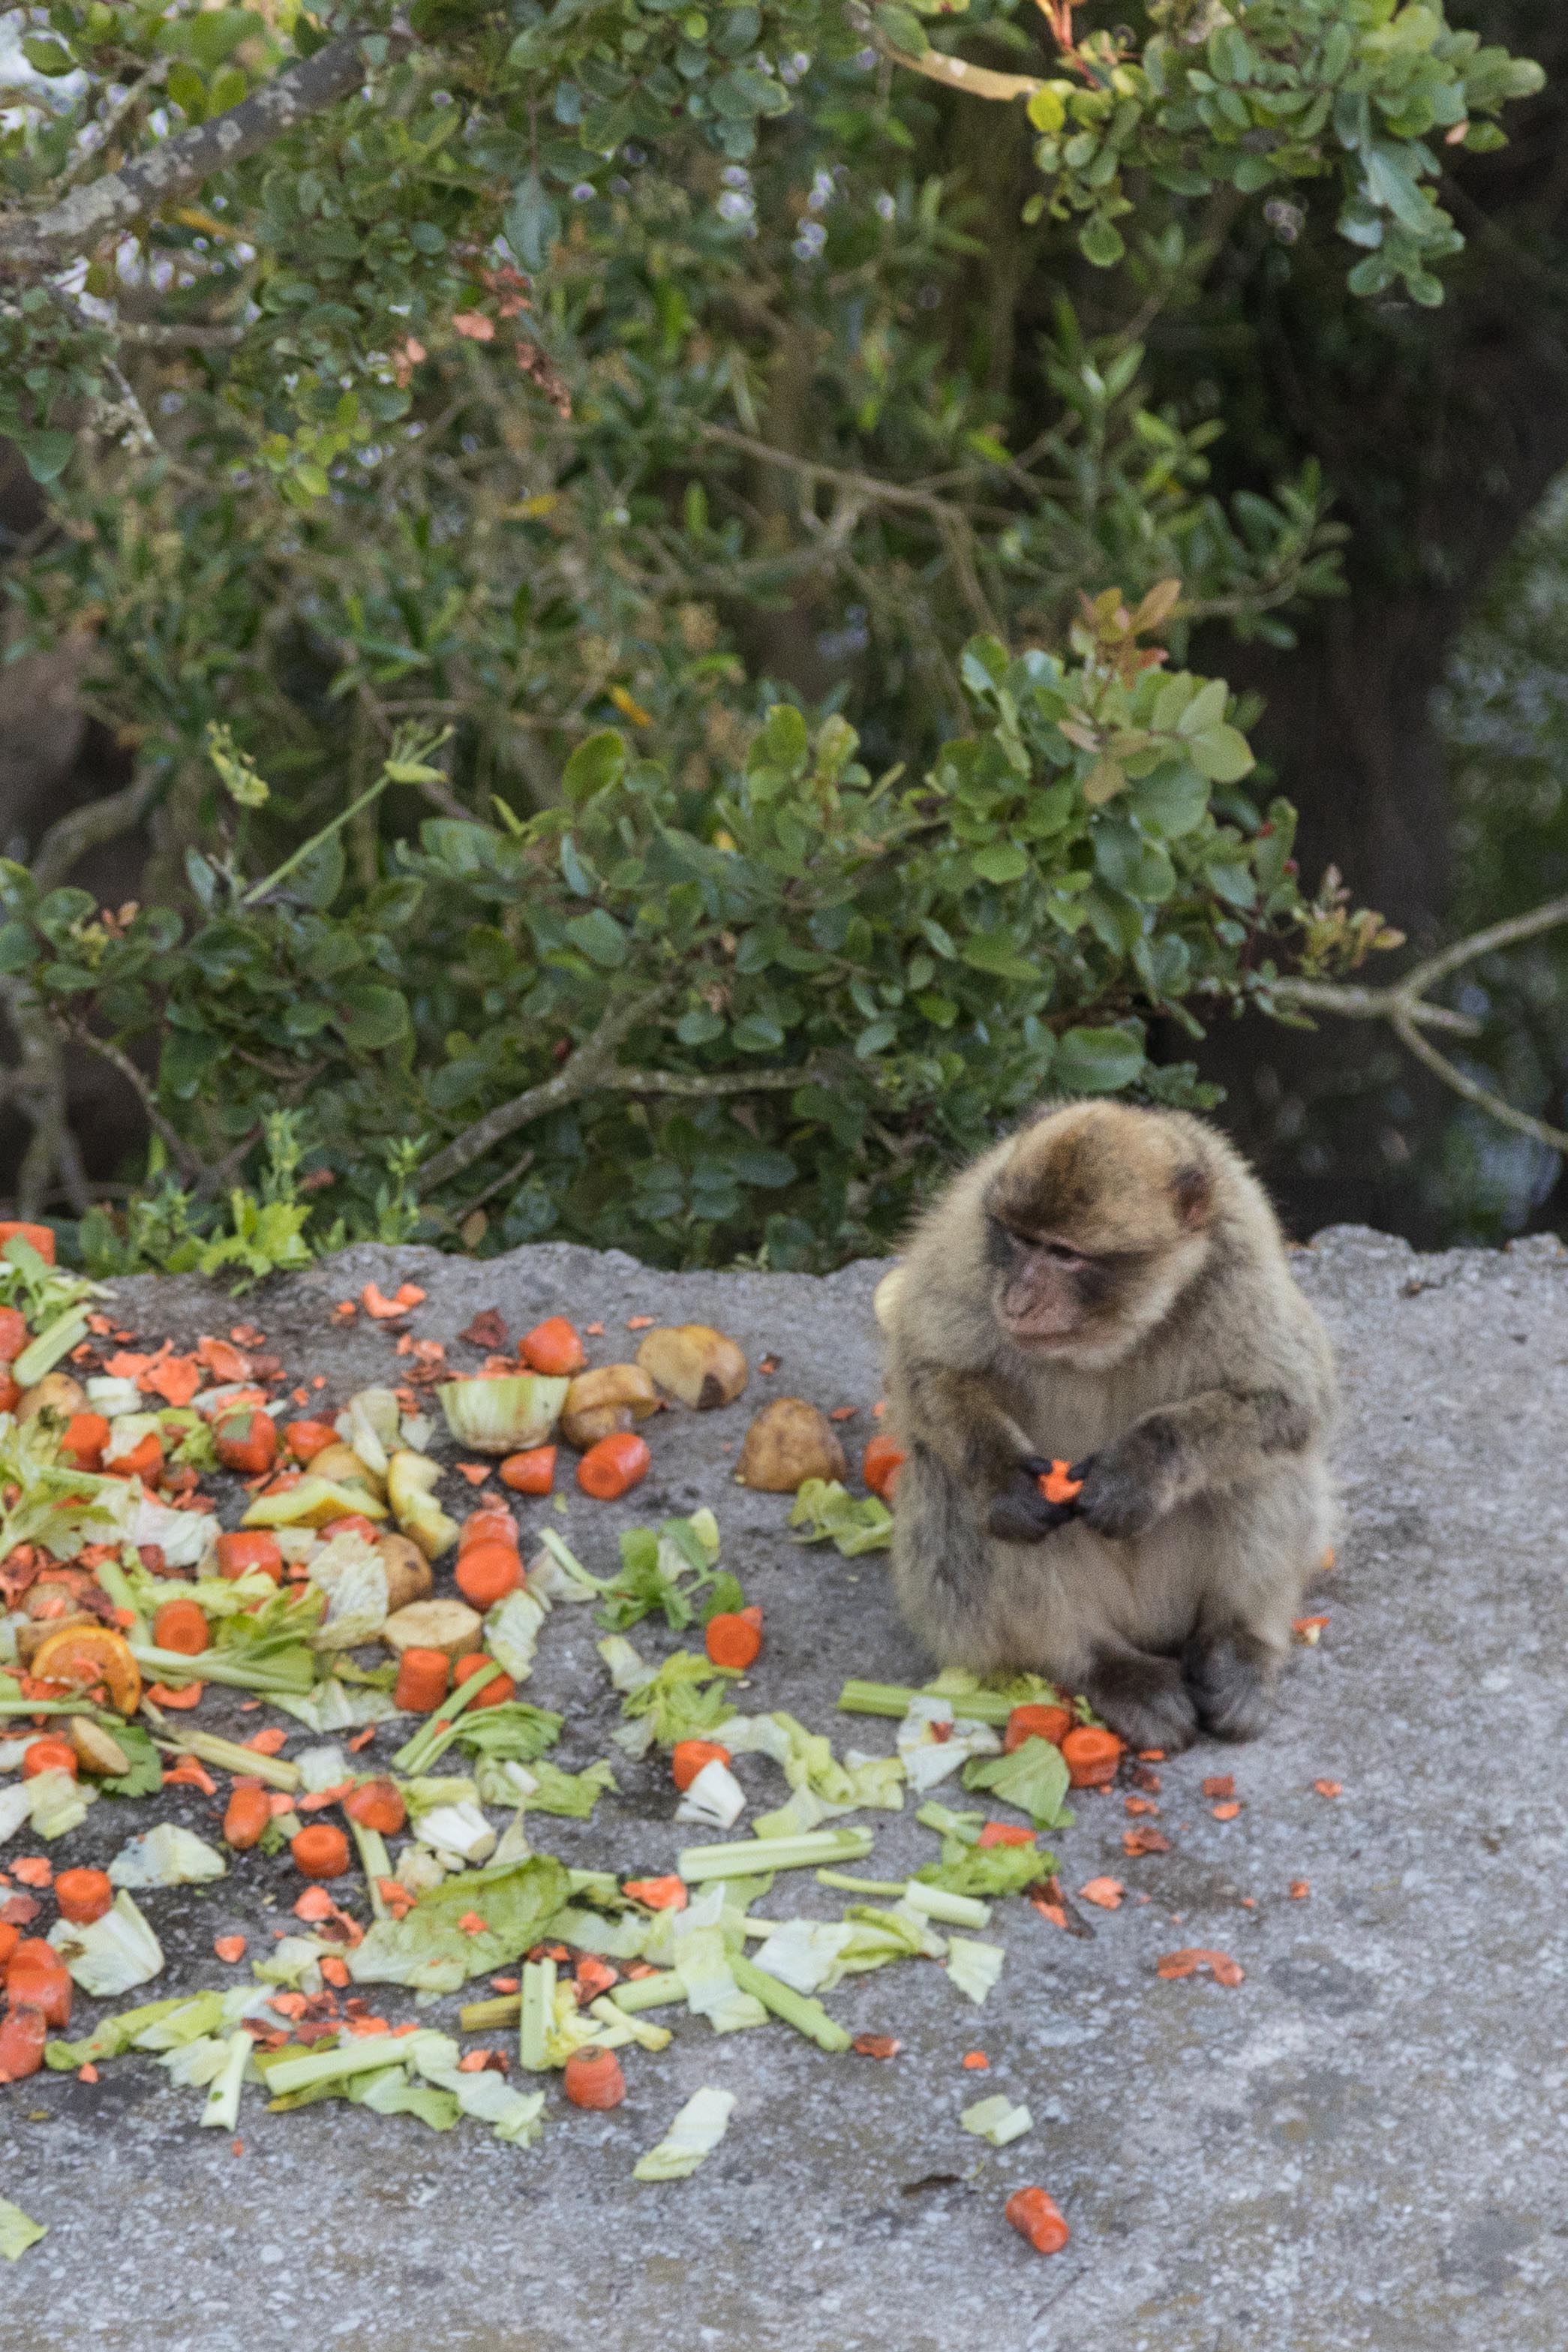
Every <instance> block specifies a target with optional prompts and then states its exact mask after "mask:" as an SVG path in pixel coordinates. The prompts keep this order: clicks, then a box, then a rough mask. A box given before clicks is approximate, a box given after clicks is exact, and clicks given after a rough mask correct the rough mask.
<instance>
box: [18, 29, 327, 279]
mask: <svg viewBox="0 0 1568 2352" xmlns="http://www.w3.org/2000/svg"><path fill="white" fill-rule="evenodd" d="M361 38H362V37H361V36H360V35H358V34H354V33H341V34H339V35H338V37H336V39H334V40H331V41H329V42H328V43H327V44H326V46H325V47H324V48H321V49H318V50H317V52H316V54H315V56H314V57H313V58H300V59H299V60H298V61H297V62H296V63H294V64H292V65H288V66H285V67H284V68H283V69H282V71H281V72H280V73H279V74H277V75H275V76H274V78H273V79H272V80H271V81H269V82H268V83H267V84H266V85H265V87H264V88H263V89H258V90H256V91H254V92H253V93H252V95H251V96H250V97H249V98H246V99H242V100H240V102H239V104H238V105H237V106H231V107H230V108H229V109H228V110H227V112H226V113H224V114H216V115H215V116H214V117H213V119H212V121H210V122H202V123H198V124H196V125H195V128H194V129H192V130H190V131H181V132H180V133H179V135H178V136H177V137H176V138H174V139H165V140H164V141H163V142H162V143H161V144H160V145H158V146H156V147H153V148H150V149H149V150H148V151H147V152H146V153H145V154H142V155H139V156H137V157H136V158H135V159H134V160H133V161H132V162H131V163H126V164H123V165H122V166H121V169H120V170H119V171H118V172H109V173H105V174H104V176H103V177H102V178H101V179H98V180H91V181H89V183H88V184H87V185H86V186H85V187H80V188H73V189H72V190H71V191H70V193H69V194H68V195H65V196H62V197H61V199H60V201H59V202H58V204H56V205H51V206H50V208H49V210H48V211H47V212H44V213H35V214H32V215H28V214H26V213H16V212H12V213H7V214H5V215H0V273H8V274H9V275H11V276H14V277H26V276H35V277H36V276H38V275H40V274H42V273H43V272H44V271H46V270H49V269H54V268H59V267H60V266H61V265H62V264H63V263H66V262H68V261H74V260H75V259H76V258H77V257H79V255H81V254H83V253H90V252H92V251H93V250H94V249H95V248H96V247H98V246H99V245H100V244H101V243H102V241H103V239H104V238H105V237H107V236H115V235H116V234H117V233H119V232H120V231H122V230H124V229H128V228H130V227H131V226H132V225H133V224H134V223H135V222H137V221H139V220H141V219H142V217H143V215H146V214H148V213H150V212H155V211H156V210H157V209H158V208H159V206H160V205H167V204H172V203H173V202H174V200H175V199H176V198H177V197H180V196H185V195H190V194H194V193H195V190H196V189H198V188H199V187H201V186H202V184H203V183H204V182H205V181H206V180H208V179H210V178H211V176H212V174H213V173H215V172H220V171H226V170H228V169H230V168H231V167H232V166H233V165H234V164H236V163H243V162H244V160H245V158H246V157H247V155H254V154H256V153H257V152H258V150H259V149H261V148H263V147H267V146H270V144H271V143H272V142H273V141H274V140H275V139H280V138H282V137H283V136H284V134H285V133H286V132H287V131H292V130H293V129H294V127H295V125H296V124H297V123H300V122H303V121H305V120H306V118H307V117H308V116H310V115H312V114H321V113H323V112H324V111H325V110H326V109H327V108H328V107H331V106H336V105H338V104H339V103H340V102H341V100H343V99H345V98H347V97H349V96H350V95H351V94H352V93H353V91H354V90H356V89H359V87H360V85H361V83H362V82H363V79H364V73H365V68H364V58H363V54H362V48H361Z"/></svg>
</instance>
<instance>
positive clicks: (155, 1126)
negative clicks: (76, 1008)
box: [70, 1023, 249, 1184]
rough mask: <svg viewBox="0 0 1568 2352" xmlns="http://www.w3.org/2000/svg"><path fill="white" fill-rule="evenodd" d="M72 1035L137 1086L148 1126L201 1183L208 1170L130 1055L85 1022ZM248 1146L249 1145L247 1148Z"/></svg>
mask: <svg viewBox="0 0 1568 2352" xmlns="http://www.w3.org/2000/svg"><path fill="white" fill-rule="evenodd" d="M70 1034H71V1035H72V1036H73V1037H74V1038H75V1039H76V1041H77V1044H78V1045H85V1046H86V1047H87V1049H88V1051H89V1054H96V1055H98V1057H99V1059H100V1061H103V1062H107V1063H108V1064H109V1066H110V1069H114V1070H118V1071H119V1073H120V1075H121V1077H122V1078H123V1079H124V1080H125V1082H126V1084H127V1086H129V1087H132V1089H133V1091H134V1093H135V1095H136V1097H137V1100H138V1101H139V1102H140V1103H141V1105H142V1111H143V1112H144V1114H145V1116H146V1120H147V1124H148V1126H149V1127H150V1128H151V1129H152V1130H153V1134H154V1135H156V1136H157V1137H158V1138H159V1139H160V1141H161V1142H162V1143H163V1145H164V1147H165V1148H166V1150H168V1153H169V1156H170V1158H171V1159H172V1160H174V1165H175V1166H176V1168H178V1170H179V1171H180V1173H181V1175H182V1176H183V1177H184V1179H185V1181H186V1182H187V1183H188V1184H195V1183H196V1182H198V1181H200V1179H201V1178H202V1177H204V1176H205V1174H206V1172H207V1171H206V1170H205V1168H204V1166H203V1165H202V1162H201V1161H200V1160H198V1159H197V1157H196V1155H195V1152H194V1151H193V1150H191V1148H190V1145H189V1144H188V1143H187V1142H186V1141H185V1139H184V1136H183V1135H182V1134H181V1133H180V1130H179V1129H178V1128H177V1127H174V1125H172V1124H171V1122H170V1121H169V1120H168V1119H167V1118H165V1117H164V1115H163V1112H162V1111H161V1110H160V1109H159V1108H158V1100H157V1097H156V1096H155V1095H154V1094H153V1089H152V1087H151V1086H150V1085H149V1084H148V1082H147V1080H146V1078H145V1077H144V1076H143V1075H142V1072H141V1071H140V1070H139V1069H138V1068H137V1066H136V1065H135V1063H134V1062H133V1061H132V1058H131V1056H130V1055H129V1054H122V1053H121V1050H120V1047H119V1046H118V1045H115V1044H114V1043H113V1042H112V1040H111V1039H110V1038H108V1037H96V1036H94V1034H93V1033H92V1031H91V1030H90V1029H89V1028H88V1027H87V1026H86V1025H85V1024H80V1023H73V1024H72V1025H71V1033H70ZM248 1149H249V1146H248V1145H247V1150H248Z"/></svg>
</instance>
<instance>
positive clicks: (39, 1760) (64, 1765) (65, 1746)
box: [22, 1739, 79, 1780]
mask: <svg viewBox="0 0 1568 2352" xmlns="http://www.w3.org/2000/svg"><path fill="white" fill-rule="evenodd" d="M78 1769H79V1767H78V1764H77V1753H76V1749H75V1748H73V1747H72V1746H71V1744H70V1741H69V1740H68V1739H35V1740H34V1741H33V1742H32V1743H31V1745H30V1746H28V1747H26V1748H24V1749H23V1751H22V1778H23V1780H37V1777H38V1774H39V1773H40V1772H68V1773H69V1774H70V1776H71V1779H72V1780H75V1779H76V1777H77V1772H78Z"/></svg>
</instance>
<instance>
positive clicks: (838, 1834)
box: [675, 1829, 875, 1886]
mask: <svg viewBox="0 0 1568 2352" xmlns="http://www.w3.org/2000/svg"><path fill="white" fill-rule="evenodd" d="M873 1843H875V1841H874V1839H873V1838H872V1835H871V1832H870V1831H869V1830H851V1829H840V1830H808V1831H806V1832H805V1835H804V1836H802V1837H792V1838H742V1839H738V1840H737V1841H736V1842H735V1843H733V1844H731V1845H689V1846H683V1847H682V1849H681V1851H680V1852H679V1853H678V1854H677V1855H676V1857H675V1867H676V1869H677V1870H678V1871H679V1874H680V1875H681V1877H682V1878H684V1879H685V1881H686V1883H687V1885H689V1886H697V1885H701V1883H702V1881H703V1880H704V1879H709V1878H749V1877H750V1876H751V1875H752V1872H753V1871H757V1870H808V1869H810V1868H811V1866H812V1865H813V1864H815V1863H834V1862H864V1861H865V1859H866V1856H867V1855H868V1853H870V1851H871V1848H872V1845H873Z"/></svg>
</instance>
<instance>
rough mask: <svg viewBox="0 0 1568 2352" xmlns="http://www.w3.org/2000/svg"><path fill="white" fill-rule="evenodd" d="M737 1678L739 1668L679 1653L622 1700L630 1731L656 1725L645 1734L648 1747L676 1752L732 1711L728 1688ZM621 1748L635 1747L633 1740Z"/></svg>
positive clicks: (692, 1654)
mask: <svg viewBox="0 0 1568 2352" xmlns="http://www.w3.org/2000/svg"><path fill="white" fill-rule="evenodd" d="M737 1673H738V1669H737V1668H735V1667H734V1666H716V1665H715V1664H713V1662H712V1660H711V1659H710V1658H705V1657H699V1656H697V1654H695V1653H694V1652H693V1651H690V1650H677V1651H675V1652H674V1653H673V1654H671V1655H670V1656H669V1657H668V1658H666V1660H665V1662H664V1664H663V1665H662V1666H660V1667H659V1669H658V1673H657V1674H655V1675H650V1677H649V1679H648V1680H647V1682H646V1683H644V1684H642V1685H640V1687H639V1688H637V1690H634V1691H632V1692H631V1693H630V1694H629V1695H628V1696H627V1697H626V1699H625V1700H624V1701H623V1703H622V1706H621V1713H622V1714H623V1715H624V1716H625V1717H626V1730H627V1731H630V1730H631V1728H632V1727H633V1726H634V1725H642V1724H645V1723H646V1724H647V1725H649V1726H651V1728H650V1729H648V1730H647V1732H645V1733H644V1734H643V1735H642V1745H643V1747H659V1748H673V1747H674V1745H675V1743H676V1741H677V1740H678V1739H696V1738H700V1737H701V1735H702V1734H703V1733H704V1732H708V1731H711V1730H712V1728H713V1727H714V1725H715V1724H717V1723H721V1722H722V1721H723V1719H724V1717H725V1716H726V1715H728V1714H729V1713H730V1712H731V1709H730V1706H729V1705H728V1702H727V1701H726V1699H725V1696H724V1685H726V1683H731V1682H733V1681H735V1679H736V1677H737ZM621 1744H622V1745H623V1746H626V1747H631V1746H632V1745H633V1743H632V1742H631V1741H630V1740H629V1739H623V1740H622V1742H621ZM637 1752H638V1753H640V1752H641V1750H640V1749H638V1750H637Z"/></svg>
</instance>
